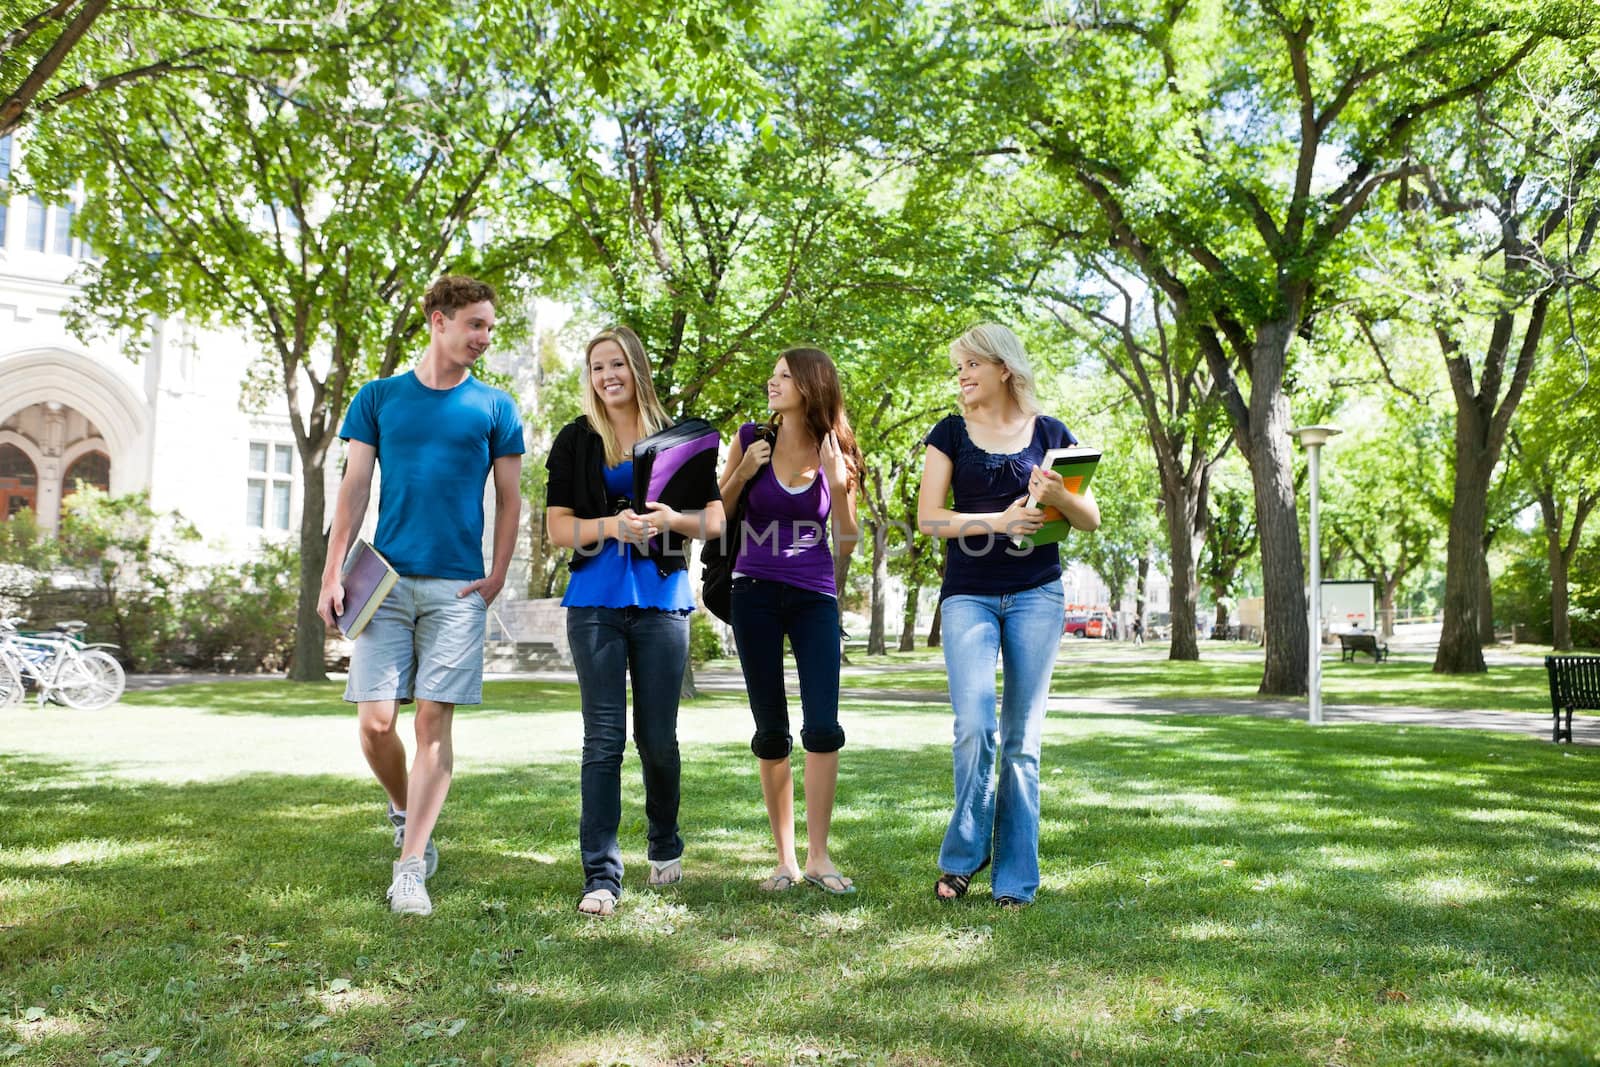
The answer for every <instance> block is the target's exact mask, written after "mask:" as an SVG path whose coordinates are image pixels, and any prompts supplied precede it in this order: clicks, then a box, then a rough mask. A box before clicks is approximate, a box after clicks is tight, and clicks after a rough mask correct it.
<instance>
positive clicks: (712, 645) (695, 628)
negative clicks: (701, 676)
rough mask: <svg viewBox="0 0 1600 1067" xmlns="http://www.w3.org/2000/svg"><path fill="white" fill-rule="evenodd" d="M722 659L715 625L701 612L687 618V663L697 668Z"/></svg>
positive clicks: (719, 640) (720, 645)
mask: <svg viewBox="0 0 1600 1067" xmlns="http://www.w3.org/2000/svg"><path fill="white" fill-rule="evenodd" d="M721 658H722V638H721V637H720V636H719V635H718V634H717V625H716V623H714V622H712V621H711V618H710V617H709V616H708V615H706V613H705V612H703V611H697V612H695V613H694V614H693V615H690V616H689V662H690V663H692V664H693V665H694V666H696V667H699V666H700V665H702V664H704V663H706V662H707V661H708V660H714V659H721Z"/></svg>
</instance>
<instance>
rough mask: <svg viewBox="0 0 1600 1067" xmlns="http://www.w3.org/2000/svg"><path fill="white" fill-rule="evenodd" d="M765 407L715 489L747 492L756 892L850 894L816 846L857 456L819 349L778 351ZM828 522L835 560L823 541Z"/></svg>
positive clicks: (838, 741) (833, 774) (833, 781)
mask: <svg viewBox="0 0 1600 1067" xmlns="http://www.w3.org/2000/svg"><path fill="white" fill-rule="evenodd" d="M767 404H768V406H769V407H770V408H771V409H772V412H773V424H774V426H775V427H776V435H775V437H773V438H770V439H769V436H768V435H767V434H764V433H763V431H764V430H766V427H761V426H758V425H757V424H755V423H746V424H745V425H744V426H742V427H740V429H739V435H738V438H737V439H736V440H735V441H734V442H733V445H732V447H731V448H730V449H729V452H728V463H727V467H726V468H725V469H724V471H723V474H722V479H721V486H720V488H721V491H722V498H723V500H725V501H733V500H737V499H738V497H739V495H740V494H741V493H742V492H744V490H745V488H746V486H748V487H749V489H750V495H749V498H748V499H747V501H746V504H745V511H744V518H743V520H742V522H741V523H740V527H741V529H740V531H739V533H740V535H741V537H742V543H741V546H740V548H739V549H738V554H737V555H736V556H735V558H734V565H733V589H732V598H731V599H732V605H733V635H734V640H735V641H736V642H737V644H738V647H739V663H740V666H741V667H743V669H744V681H745V689H746V690H747V691H748V692H749V694H750V711H751V713H752V715H753V716H754V717H755V726H756V729H755V736H754V737H753V738H752V740H751V742H750V749H751V751H752V752H754V753H755V755H756V758H757V760H758V761H759V763H760V767H761V794H762V797H763V798H764V799H765V801H766V805H767V819H768V821H769V822H770V823H771V825H772V840H773V843H774V844H775V845H776V846H777V851H778V863H777V866H775V867H774V868H773V871H772V874H771V875H770V876H769V877H768V878H767V879H766V880H765V881H763V882H762V883H761V888H763V889H766V890H769V891H778V890H784V889H788V888H789V887H790V886H792V885H793V884H794V883H795V882H796V881H798V880H799V879H800V878H801V877H804V878H805V880H806V881H807V882H810V883H811V884H813V885H815V886H817V887H818V888H819V889H822V890H824V891H825V892H828V893H836V894H837V893H853V892H855V887H854V886H853V885H852V884H851V881H850V879H849V878H846V877H844V876H843V875H841V874H840V873H839V871H838V868H837V867H836V866H835V865H834V862H833V858H832V857H831V856H830V855H829V853H828V831H829V828H830V826H831V824H832V821H833V801H834V791H835V787H836V785H837V782H838V777H839V750H840V749H841V748H843V747H844V730H843V729H842V728H841V727H840V726H839V635H840V629H839V598H838V587H837V579H836V575H837V574H843V573H844V569H845V568H844V561H845V560H846V559H847V558H848V556H849V553H850V551H851V549H852V548H854V546H855V541H856V538H857V536H858V534H859V532H860V525H859V524H858V523H857V521H856V498H857V495H858V493H859V491H860V488H861V474H862V461H861V452H860V450H859V449H858V448H857V447H856V441H855V434H854V433H853V432H852V431H851V429H850V420H849V419H847V418H846V417H845V413H844V399H843V397H842V396H841V394H840V391H839V376H838V373H837V372H836V371H835V370H834V366H833V361H832V360H830V359H829V358H828V357H827V355H826V354H825V353H823V352H822V351H820V350H818V349H815V348H791V349H789V350H788V351H787V352H785V353H783V355H782V356H780V357H779V358H778V363H777V366H775V367H774V368H773V370H772V377H771V378H769V379H768V380H767ZM730 506H731V505H730ZM830 528H831V529H832V532H833V538H834V542H835V546H836V548H837V549H838V551H839V558H838V560H837V561H836V560H835V558H834V555H833V553H832V552H831V551H830V550H829V547H828V531H829V529H830ZM836 564H837V565H836ZM785 637H787V638H788V639H789V646H790V647H791V648H792V649H793V650H794V660H795V670H796V672H797V673H798V674H799V676H800V707H801V715H802V725H801V727H800V742H801V744H802V745H803V746H804V748H805V751H806V762H805V792H806V839H807V849H806V863H805V867H804V869H803V870H802V868H801V867H800V863H799V860H798V858H797V856H796V854H795V841H794V777H793V774H792V772H791V770H790V767H789V753H790V749H791V748H792V747H793V738H792V735H791V734H790V726H789V708H788V700H787V695H786V694H785V692H784V678H783V641H784V638H785Z"/></svg>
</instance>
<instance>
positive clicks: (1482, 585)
mask: <svg viewBox="0 0 1600 1067" xmlns="http://www.w3.org/2000/svg"><path fill="white" fill-rule="evenodd" d="M1491 540H1493V538H1490V537H1485V538H1484V539H1483V551H1482V552H1479V553H1478V643H1479V644H1480V645H1482V646H1483V647H1484V648H1493V647H1494V579H1493V578H1492V577H1491V576H1490V575H1489V542H1490V541H1491Z"/></svg>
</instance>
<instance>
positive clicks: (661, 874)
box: [645, 856, 683, 885]
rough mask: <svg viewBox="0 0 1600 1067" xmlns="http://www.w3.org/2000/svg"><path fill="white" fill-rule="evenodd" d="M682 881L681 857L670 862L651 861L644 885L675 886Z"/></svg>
mask: <svg viewBox="0 0 1600 1067" xmlns="http://www.w3.org/2000/svg"><path fill="white" fill-rule="evenodd" d="M681 881H683V857H682V856H679V857H678V858H677V859H671V860H651V861H650V877H649V878H646V879H645V885H676V884H677V883H678V882H681Z"/></svg>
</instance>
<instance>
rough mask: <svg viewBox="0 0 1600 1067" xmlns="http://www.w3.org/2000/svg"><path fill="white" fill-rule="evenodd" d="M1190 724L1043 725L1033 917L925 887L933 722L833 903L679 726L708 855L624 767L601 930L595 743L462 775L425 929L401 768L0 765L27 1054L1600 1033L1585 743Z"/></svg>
mask: <svg viewBox="0 0 1600 1067" xmlns="http://www.w3.org/2000/svg"><path fill="white" fill-rule="evenodd" d="M1167 725H1169V726H1171V727H1172V728H1171V729H1165V730H1162V731H1159V732H1158V733H1155V734H1142V735H1139V736H1116V735H1109V736H1108V735H1092V736H1088V737H1084V738H1079V739H1076V740H1074V741H1073V742H1071V743H1070V744H1054V745H1049V746H1047V748H1046V751H1045V756H1044V763H1043V771H1044V774H1043V780H1044V789H1043V810H1044V826H1043V835H1042V849H1041V851H1042V856H1043V877H1044V886H1043V890H1042V892H1041V895H1040V898H1039V901H1038V902H1037V903H1036V904H1035V905H1034V906H1033V907H1031V908H1029V909H1027V910H1025V911H1023V912H1020V913H1006V912H1002V911H999V910H997V909H995V908H993V907H990V906H989V905H988V903H987V899H986V898H987V892H988V885H987V883H986V882H984V881H983V880H982V879H981V878H980V879H979V880H978V881H976V882H975V883H974V886H973V892H972V894H971V895H970V896H969V897H968V898H967V899H966V900H963V901H961V902H958V903H955V904H950V905H940V904H938V903H936V902H934V901H933V900H932V898H931V885H932V881H933V878H934V876H935V875H936V873H937V871H936V868H935V866H934V858H935V856H936V854H937V850H938V844H939V840H940V837H941V835H942V833H943V830H944V821H945V818H946V816H947V814H948V799H947V797H948V791H949V767H948V762H949V757H948V752H947V751H946V750H945V749H944V747H943V746H942V745H928V746H922V747H908V748H903V749H899V750H892V751H886V750H877V751H866V750H861V751H855V752H852V751H849V750H847V751H846V752H845V753H844V755H843V759H842V778H841V783H840V801H841V804H840V808H839V811H838V813H837V815H836V819H835V823H834V842H835V847H834V851H835V856H836V859H837V860H838V862H839V864H840V866H841V868H842V869H844V870H845V871H846V872H847V873H849V874H851V875H853V876H854V877H855V878H856V879H857V881H858V883H859V884H860V887H861V891H860V892H859V893H857V894H856V895H854V896H851V897H841V898H834V897H828V896H825V895H823V894H821V893H818V892H816V891H814V890H811V889H809V888H798V889H795V890H791V891H790V892H788V893H784V894H776V895H769V894H763V893H761V892H759V891H758V890H757V889H756V888H755V887H754V883H755V880H756V879H758V878H759V877H760V876H761V875H762V874H763V873H765V870H766V869H767V868H768V867H769V866H770V863H771V856H770V844H769V842H768V835H767V828H766V820H765V815H764V812H763V810H762V808H761V805H760V800H759V787H758V785H757V780H756V776H755V770H754V767H753V766H752V761H751V759H750V757H749V755H748V753H747V752H746V751H743V750H742V748H741V747H739V746H731V745H730V746H697V747H693V748H689V749H686V751H685V762H684V767H685V784H684V810H683V814H682V822H683V827H684V834H685V837H686V838H687V840H688V843H689V850H688V853H687V854H686V859H685V863H686V869H687V874H688V877H687V878H686V880H685V882H684V883H683V884H682V885H681V886H680V887H679V888H677V889H675V890H670V891H664V892H654V891H649V890H642V889H641V890H634V889H632V888H631V887H633V886H636V885H638V883H639V882H640V881H641V880H642V874H643V868H644V863H643V856H642V853H643V845H644V832H645V828H644V825H643V819H642V814H641V798H640V796H639V790H638V786H637V767H636V764H634V763H633V762H632V760H631V759H630V762H629V764H628V765H627V767H626V769H625V795H624V823H623V827H622V833H623V840H624V847H625V850H626V855H627V858H628V861H629V864H630V867H629V875H628V879H627V881H628V884H629V886H630V891H629V892H628V893H627V894H626V895H625V897H624V899H623V902H622V905H621V907H620V909H619V913H618V915H617V916H616V917H615V918H614V919H613V920H611V921H608V922H593V921H588V920H584V919H582V918H581V917H579V916H577V915H576V914H575V913H574V911H573V906H574V904H575V902H576V898H577V894H578V890H579V888H580V882H581V875H580V872H579V867H578V863H577V857H576V842H575V838H576V830H575V828H576V825H577V818H578V795H577V769H576V767H575V766H574V765H573V764H572V763H571V761H570V760H564V761H563V760H552V761H551V762H550V763H548V764H541V765H538V766H533V767H529V768H528V769H526V770H521V771H516V772H507V773H496V774H468V775H464V776H462V777H461V778H460V779H459V780H458V781H457V783H456V786H455V789H454V791H453V793H452V795H451V799H450V803H449V805H448V807H447V809H446V815H445V819H444V821H443V823H442V824H441V826H440V829H439V832H438V840H439V844H440V847H441V850H442V851H443V856H444V859H443V864H442V866H441V868H440V871H439V873H438V875H436V876H435V878H434V879H433V880H431V881H430V884H429V887H430V890H431V891H432V893H433V894H434V898H435V902H436V906H437V909H438V910H437V911H436V913H435V914H434V916H433V917H432V918H430V919H427V920H421V921H416V920H395V919H394V918H393V917H391V916H389V915H388V914H387V913H386V912H385V911H383V909H382V900H381V897H382V891H383V888H384V886H385V884H386V882H387V877H386V875H387V869H388V862H389V860H390V859H391V858H392V857H393V849H392V847H391V845H390V841H389V836H388V833H387V832H386V831H385V829H384V828H383V826H382V824H381V819H380V808H381V801H380V799H379V796H378V792H377V789H376V787H375V786H371V785H368V784H365V783H360V782H353V781H350V780H346V779H336V778H297V777H291V776H253V777H249V778H245V779H241V780H237V781H233V782H227V783H222V784H203V785H189V786H182V787H173V786H161V785H154V786H150V785H139V786H129V785H118V784H106V783H96V782H83V781H78V780H75V779H74V775H75V774H77V773H79V772H77V771H75V770H74V769H72V768H69V767H63V766H54V765H46V764H40V763H31V762H23V761H16V760H8V761H3V762H0V795H3V797H4V800H5V807H6V809H7V816H6V820H5V823H4V836H3V839H0V840H3V844H4V848H3V850H0V927H3V928H0V1003H5V1004H7V1005H9V1006H10V1012H9V1016H10V1017H9V1020H8V1021H7V1023H6V1024H5V1025H7V1026H9V1028H10V1031H11V1034H10V1036H9V1037H8V1036H7V1035H6V1032H5V1029H4V1028H0V1050H3V1049H5V1048H6V1047H8V1046H7V1042H8V1041H9V1042H11V1043H12V1044H15V1045H16V1046H17V1047H19V1048H23V1049H25V1050H26V1052H27V1054H28V1057H29V1059H28V1060H27V1062H30V1063H32V1062H38V1063H50V1062H61V1063H69V1062H70V1063H76V1062H84V1061H85V1060H92V1059H94V1058H97V1057H99V1056H102V1055H110V1054H112V1053H116V1052H119V1051H121V1052H126V1053H128V1054H130V1055H132V1054H135V1053H138V1052H139V1051H140V1050H148V1049H150V1048H154V1047H161V1048H163V1049H164V1050H165V1052H164V1055H165V1056H166V1057H168V1058H165V1059H163V1060H161V1061H160V1062H193V1063H224V1062H226V1063H263V1064H265V1063H298V1062H303V1061H305V1059H306V1057H316V1056H317V1055H318V1054H319V1053H321V1054H323V1062H328V1063H332V1062H334V1054H335V1053H338V1054H340V1055H343V1056H346V1057H350V1056H365V1057H368V1058H369V1059H370V1060H371V1061H372V1062H374V1063H385V1064H386V1063H403V1062H413V1063H417V1064H428V1063H441V1064H442V1063H450V1062H461V1061H464V1062H466V1063H474V1064H475V1063H480V1062H483V1063H521V1062H546V1061H556V1062H574V1063H582V1062H600V1063H605V1062H627V1063H656V1062H660V1063H700V1062H703V1063H719V1064H720V1063H728V1064H733V1063H791V1062H796V1061H797V1059H798V1060H801V1061H803V1062H808V1063H816V1062H821V1063H829V1062H838V1063H843V1062H852V1063H859V1062H874V1061H878V1062H895V1063H971V1064H978V1063H982V1064H992V1063H1016V1064H1024V1063H1026V1064H1043V1063H1058V1062H1061V1061H1063V1060H1068V1059H1071V1058H1072V1054H1073V1053H1074V1052H1076V1053H1079V1054H1080V1055H1081V1056H1082V1057H1083V1058H1084V1059H1085V1060H1087V1061H1088V1062H1118V1063H1124V1062H1125V1063H1156V1062H1202V1061H1203V1062H1215V1061H1219V1060H1229V1059H1234V1058H1241V1057H1245V1056H1251V1057H1257V1058H1261V1059H1264V1060H1266V1061H1269V1062H1329V1061H1334V1062H1341V1063H1362V1062H1392V1061H1395V1060H1411V1061H1415V1062H1442V1061H1452V1060H1454V1061H1462V1060H1470V1061H1474V1062H1494V1061H1499V1062H1504V1063H1538V1062H1548V1063H1577V1062H1588V1061H1590V1059H1591V1058H1592V1057H1593V1055H1594V1053H1595V1052H1596V1050H1597V1049H1600V1021H1597V1020H1596V1018H1595V1013H1594V1012H1593V1010H1592V1009H1593V1005H1594V1003H1595V997H1596V993H1597V986H1596V975H1600V878H1597V875H1596V867H1597V857H1600V790H1597V788H1596V787H1597V786H1600V764H1597V763H1596V759H1595V757H1594V756H1592V755H1590V754H1588V753H1582V752H1575V751H1568V750H1558V749H1556V748H1554V747H1553V746H1549V745H1543V744H1538V743H1534V742H1525V741H1519V740H1517V739H1512V738H1493V737H1486V736H1483V735H1479V734H1474V733H1466V732H1450V731H1427V730H1412V731H1410V732H1407V733H1402V732H1400V731H1384V730H1373V729H1371V728H1343V727H1329V728H1324V729H1322V730H1315V731H1312V730H1307V729H1306V728H1305V727H1304V726H1301V725H1299V724H1290V723H1280V722H1271V721H1260V720H1243V719H1226V718H1203V719H1202V718H1193V719H1190V718H1184V719H1179V720H1168V721H1167ZM30 1008H32V1009H38V1011H36V1012H34V1013H33V1015H34V1016H35V1017H34V1018H32V1019H30V1018H29V1009H30ZM458 1024H459V1025H458ZM802 1048H806V1049H810V1050H812V1051H811V1052H810V1053H807V1054H805V1055H804V1056H799V1055H798V1054H797V1050H799V1049H802ZM452 1057H460V1058H461V1061H454V1060H452V1059H451V1058H452ZM344 1062H349V1061H348V1060H346V1061H344ZM355 1062H360V1061H355Z"/></svg>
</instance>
